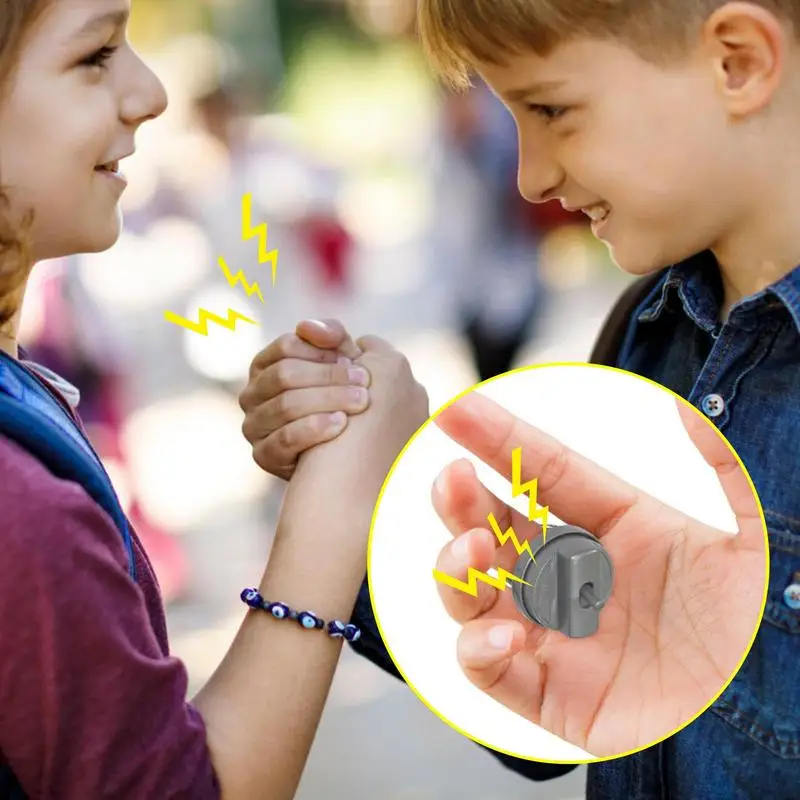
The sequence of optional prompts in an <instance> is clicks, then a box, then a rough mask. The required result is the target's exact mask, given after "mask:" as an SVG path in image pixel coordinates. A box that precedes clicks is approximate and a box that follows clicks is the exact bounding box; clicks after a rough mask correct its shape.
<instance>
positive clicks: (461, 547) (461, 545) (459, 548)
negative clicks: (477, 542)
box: [453, 534, 469, 564]
mask: <svg viewBox="0 0 800 800" xmlns="http://www.w3.org/2000/svg"><path fill="white" fill-rule="evenodd" d="M453 555H454V556H455V557H456V558H457V559H458V560H459V561H461V562H463V563H464V564H468V563H469V537H468V536H467V535H466V534H462V535H461V536H459V537H458V538H457V539H456V540H455V541H454V542H453Z"/></svg>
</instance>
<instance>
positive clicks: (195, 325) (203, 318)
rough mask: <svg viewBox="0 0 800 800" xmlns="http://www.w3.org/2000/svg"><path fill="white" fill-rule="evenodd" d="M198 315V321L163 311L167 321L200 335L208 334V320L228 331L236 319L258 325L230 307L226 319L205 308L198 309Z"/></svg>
mask: <svg viewBox="0 0 800 800" xmlns="http://www.w3.org/2000/svg"><path fill="white" fill-rule="evenodd" d="M198 315H199V321H198V322H192V321H191V320H189V319H185V318H184V317H179V316H178V315H177V314H173V313H172V312H171V311H165V312H164V319H166V320H167V322H174V323H175V324H176V325H180V327H181V328H186V329H187V330H190V331H194V332H195V333H199V334H200V335H201V336H208V323H209V321H210V322H216V324H217V325H221V326H222V327H223V328H227V329H228V330H229V331H232V330H235V328H236V321H237V320H242V321H243V322H249V323H251V324H252V325H258V323H257V322H256V321H255V320H254V319H250V317H246V316H245V315H244V314H240V313H239V312H238V311H234V310H233V309H232V308H229V309H228V319H224V318H223V317H218V316H217V315H216V314H214V313H212V312H211V311H208V310H207V309H205V308H200V309H198Z"/></svg>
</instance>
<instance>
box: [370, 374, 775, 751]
mask: <svg viewBox="0 0 800 800" xmlns="http://www.w3.org/2000/svg"><path fill="white" fill-rule="evenodd" d="M546 367H591V368H593V369H605V370H609V371H611V372H621V373H622V374H623V375H630V376H632V377H634V378H637V379H638V380H642V381H645V382H646V383H649V384H652V385H653V386H657V387H658V388H659V389H661V390H662V391H665V392H668V393H669V394H671V395H672V396H673V397H675V398H677V399H678V400H679V401H680V402H681V403H683V404H684V405H685V406H688V407H689V408H691V409H692V411H694V413H695V414H698V415H699V416H700V417H701V419H703V420H704V421H705V423H706V424H707V425H709V426H710V427H711V428H712V429H713V430H714V431H715V432H716V434H717V435H718V436H719V437H720V438H721V439H722V441H723V442H724V443H725V445H726V446H727V448H728V450H730V452H731V453H732V454H733V457H734V458H735V459H736V462H737V463H738V464H739V466H740V467H741V468H742V471H743V472H744V475H745V477H746V478H747V483H748V485H749V486H750V488H751V490H752V492H753V496H754V497H755V500H756V505H757V506H758V514H759V518H760V519H761V528H762V531H763V533H764V549H765V563H766V572H765V578H764V594H763V597H762V600H761V611H760V612H759V615H758V625H756V627H755V630H754V631H753V635H752V637H751V639H750V644H749V645H748V646H747V648H746V649H745V651H744V654H743V655H742V659H741V661H740V662H739V664H738V665H737V667H736V669H735V670H734V671H733V672H732V673H731V676H730V678H728V680H727V682H726V683H725V684H723V686H722V688H721V689H720V690H719V692H717V694H716V695H714V697H713V698H712V699H711V701H710V702H709V703H708V704H707V705H705V706H704V707H703V708H701V709H700V711H698V712H697V713H696V714H695V715H694V716H693V717H691V718H690V719H689V720H687V721H686V722H684V723H683V724H682V725H680V726H679V727H677V728H675V730H673V731H672V732H670V733H668V734H666V736H662V737H661V738H660V739H656V740H655V741H653V742H650V743H648V744H646V745H642V746H641V747H637V748H636V749H635V750H628V751H626V752H624V753H618V754H617V755H614V756H604V757H602V758H593V759H589V760H586V761H545V760H544V759H542V758H537V757H535V756H526V755H520V754H519V753H512V752H511V751H509V750H502V749H501V748H499V747H495V746H493V745H491V744H488V743H487V742H484V741H483V740H481V739H478V738H477V737H476V736H472V735H471V734H469V733H467V732H466V731H464V730H462V729H461V728H459V727H458V725H455V724H454V723H452V722H450V720H448V719H446V718H445V717H444V716H443V715H442V714H440V713H439V712H438V711H437V710H436V709H435V708H434V707H433V706H432V705H431V704H430V703H429V702H428V701H427V700H426V699H425V698H424V697H423V696H422V694H421V693H420V692H419V691H418V690H417V688H416V687H415V686H414V684H412V683H411V681H409V680H408V677H407V676H406V674H405V672H403V669H402V668H401V667H400V664H398V662H397V659H396V658H395V657H394V654H393V653H392V649H391V647H389V642H388V641H387V639H386V637H385V636H384V633H383V629H382V627H381V623H380V619H379V618H378V611H377V609H376V608H375V602H374V601H373V599H372V539H373V534H374V532H375V521H376V519H377V516H378V509H379V508H380V504H381V500H382V499H383V493H384V492H385V491H386V487H387V486H388V485H389V481H390V479H391V477H392V474H393V473H394V471H395V468H396V467H397V465H398V464H399V463H400V460H401V459H402V458H403V456H404V455H405V453H406V450H408V448H409V447H410V446H411V444H412V442H414V440H415V439H416V438H417V437H418V436H419V435H420V434H421V433H422V431H424V430H425V428H427V427H428V425H430V424H431V423H432V422H433V420H434V419H436V417H438V416H439V414H441V413H442V411H444V410H445V409H446V408H449V407H450V406H451V405H453V404H454V403H456V402H458V401H459V400H460V399H461V398H462V397H464V396H466V395H468V394H470V393H471V392H474V391H475V390H476V389H478V388H479V387H481V386H485V385H486V384H488V383H491V382H492V381H496V380H501V379H503V378H505V377H507V376H508V375H514V374H516V373H519V372H526V371H529V370H534V369H543V368H546ZM769 570H770V563H769V536H768V533H767V520H766V518H765V516H764V509H763V508H762V506H761V498H760V497H759V496H758V491H757V490H756V487H755V484H754V483H753V481H752V478H751V477H750V473H749V472H748V471H747V467H745V465H744V462H743V461H742V459H741V458H740V457H739V454H738V453H737V452H736V450H735V449H734V447H733V445H731V443H730V442H729V441H728V439H727V438H726V437H725V435H724V434H723V433H722V432H721V431H720V430H719V428H717V426H716V425H714V424H713V423H712V422H711V421H710V420H709V419H708V418H707V417H705V416H704V415H703V414H702V413H701V412H700V411H699V410H698V409H697V408H696V407H695V406H693V405H692V404H691V403H690V402H689V401H688V400H686V399H685V398H683V397H681V396H680V395H679V394H677V393H676V392H673V391H672V389H668V388H667V387H666V386H662V385H661V384H660V383H658V382H657V381H654V380H651V379H650V378H645V377H644V376H643V375H637V374H636V373H635V372H629V371H628V370H624V369H620V368H619V367H609V366H605V365H603V364H591V363H587V362H584V361H552V362H548V363H546V364H530V365H527V366H524V367H518V368H517V369H513V370H509V371H508V372H504V373H503V374H502V375H496V376H495V377H493V378H489V379H488V380H485V381H481V382H480V383H476V384H474V385H473V386H471V387H470V388H469V389H465V390H464V391H463V392H461V393H459V394H457V395H456V396H455V397H453V398H451V399H450V400H448V401H447V402H446V403H445V404H444V405H442V406H441V407H440V408H438V409H437V410H436V411H435V412H434V413H433V414H431V416H430V417H428V419H427V420H425V422H423V423H422V425H420V427H419V428H418V429H417V430H416V432H415V433H414V434H413V436H412V437H411V438H410V439H409V440H408V441H407V442H406V444H405V445H404V447H403V449H402V450H401V451H400V453H399V455H398V456H397V458H396V459H395V460H394V462H393V463H392V466H391V468H390V469H389V472H388V473H387V475H386V478H385V479H384V481H383V484H382V486H381V490H380V492H379V493H378V499H377V500H376V501H375V507H374V509H373V512H372V520H371V521H370V526H369V538H368V540H367V585H368V587H369V600H370V605H371V606H372V614H373V616H374V617H375V624H376V626H377V628H378V633H380V636H381V640H382V641H383V645H384V647H385V648H386V652H387V653H388V654H389V658H390V659H391V660H392V664H394V666H395V668H396V669H397V671H398V672H399V673H400V675H401V676H402V678H403V681H404V682H405V684H406V685H407V686H408V687H409V689H411V691H412V692H413V693H414V694H415V695H416V696H417V698H419V700H421V701H422V703H423V705H425V706H426V707H427V708H428V709H429V710H430V711H431V712H433V714H434V715H435V716H437V717H438V718H439V719H440V720H441V721H442V722H444V723H445V725H447V726H448V727H450V728H452V729H453V730H454V731H456V732H457V733H460V734H461V735H462V736H465V737H466V738H467V739H471V740H472V741H473V742H475V743H476V744H479V745H482V746H483V747H486V748H487V749H489V750H493V751H495V752H496V753H502V754H503V755H507V756H511V757H512V758H518V759H520V760H521V761H535V762H538V763H541V764H572V765H575V766H577V765H579V764H599V763H602V762H604V761H614V760H615V759H617V758H626V757H627V756H631V755H634V754H635V753H639V752H641V751H642V750H646V749H647V748H648V747H653V746H655V745H657V744H660V743H661V742H664V741H666V740H667V739H669V738H670V737H671V736H674V735H675V734H676V733H679V732H680V731H682V730H683V729H684V728H687V727H688V726H689V725H691V724H692V723H693V722H694V721H695V720H696V719H697V718H698V717H700V716H701V715H702V714H704V713H705V712H706V711H708V709H709V708H711V706H713V705H714V703H715V702H716V701H717V700H718V699H719V697H720V696H721V695H722V693H723V692H724V691H725V690H726V689H727V688H728V686H730V684H731V682H732V681H733V679H734V678H735V677H736V675H737V673H738V672H739V670H740V669H741V668H742V665H743V664H744V662H745V660H746V659H747V656H748V655H749V654H750V650H751V649H752V647H753V643H754V642H755V640H756V636H757V635H758V631H759V628H760V627H761V623H762V620H763V616H764V610H765V609H766V606H767V596H768V594H769ZM501 705H502V704H501ZM528 722H530V720H528ZM530 724H531V725H535V723H533V722H531V723H530ZM537 727H542V726H537ZM542 729H543V730H545V731H546V730H547V728H542ZM548 733H550V731H548ZM553 735H555V734H553ZM559 738H563V737H559ZM564 741H567V740H564ZM568 744H574V743H573V742H568ZM576 746H577V745H576Z"/></svg>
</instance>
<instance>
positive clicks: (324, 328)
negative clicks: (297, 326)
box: [306, 319, 331, 333]
mask: <svg viewBox="0 0 800 800" xmlns="http://www.w3.org/2000/svg"><path fill="white" fill-rule="evenodd" d="M306 325H313V326H314V327H315V328H318V329H319V330H321V331H324V332H325V333H330V332H331V329H330V328H329V327H328V326H327V325H326V324H325V323H324V322H321V321H320V320H318V319H307V320H306Z"/></svg>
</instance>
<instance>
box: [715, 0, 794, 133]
mask: <svg viewBox="0 0 800 800" xmlns="http://www.w3.org/2000/svg"><path fill="white" fill-rule="evenodd" d="M701 39H702V45H703V49H704V50H705V51H706V52H707V53H708V54H709V56H710V57H711V59H712V63H713V68H714V76H715V81H716V85H717V91H718V92H719V94H720V96H721V97H722V99H723V101H724V103H725V107H726V109H727V111H728V113H729V114H731V115H732V116H735V117H739V118H742V117H747V116H750V115H752V114H755V113H758V112H759V111H761V110H762V109H763V108H765V107H766V106H767V105H769V103H770V101H771V100H772V98H773V97H774V95H775V92H776V90H777V88H778V86H779V85H780V82H781V79H782V77H783V75H784V72H785V71H786V61H787V58H788V53H787V49H788V34H787V30H786V27H785V26H784V25H783V24H782V23H781V22H780V20H779V19H778V18H777V17H776V16H775V15H774V14H772V13H771V12H770V11H768V10H767V9H765V8H761V7H759V6H756V5H754V4H752V3H746V2H733V3H727V4H726V5H724V6H722V7H721V8H719V9H717V10H716V11H715V12H714V13H713V14H712V15H711V16H710V17H709V18H708V19H707V20H706V23H705V24H704V26H703V31H702V35H701Z"/></svg>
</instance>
